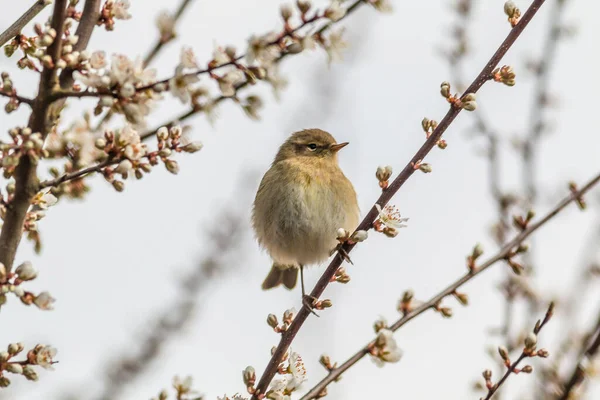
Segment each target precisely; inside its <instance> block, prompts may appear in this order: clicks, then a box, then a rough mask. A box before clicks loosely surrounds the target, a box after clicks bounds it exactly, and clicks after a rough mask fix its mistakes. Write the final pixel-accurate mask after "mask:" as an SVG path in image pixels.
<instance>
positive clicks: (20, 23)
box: [0, 0, 52, 47]
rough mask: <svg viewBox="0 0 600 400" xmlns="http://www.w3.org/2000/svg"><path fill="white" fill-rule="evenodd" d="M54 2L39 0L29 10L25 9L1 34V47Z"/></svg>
mask: <svg viewBox="0 0 600 400" xmlns="http://www.w3.org/2000/svg"><path fill="white" fill-rule="evenodd" d="M50 3H52V1H51V0H50V1H49V0H37V1H36V2H35V3H34V4H33V5H32V6H31V7H29V10H27V11H25V13H24V14H23V15H21V16H20V17H19V19H17V20H16V21H15V22H14V23H13V24H12V25H11V26H9V27H8V29H6V30H5V31H4V32H2V33H1V34H0V47H1V46H4V44H5V43H6V42H8V41H9V40H10V39H12V38H14V37H15V36H17V35H18V34H19V33H21V30H22V29H23V28H24V27H25V25H27V24H28V23H29V22H30V21H31V20H32V19H34V18H35V16H36V15H38V14H39V13H40V12H41V11H42V10H43V9H44V8H45V7H46V6H47V5H48V4H50Z"/></svg>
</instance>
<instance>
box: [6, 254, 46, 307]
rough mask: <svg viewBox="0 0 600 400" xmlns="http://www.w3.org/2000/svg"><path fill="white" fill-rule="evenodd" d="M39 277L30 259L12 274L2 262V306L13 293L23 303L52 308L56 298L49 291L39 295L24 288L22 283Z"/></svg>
mask: <svg viewBox="0 0 600 400" xmlns="http://www.w3.org/2000/svg"><path fill="white" fill-rule="evenodd" d="M35 278H37V271H36V270H35V269H34V268H33V265H32V264H31V263H30V262H29V261H25V262H24V263H22V264H20V265H19V266H18V267H17V268H16V269H15V273H14V274H13V275H12V276H10V279H9V274H8V273H7V270H6V267H5V266H4V264H2V263H0V307H1V306H2V305H3V304H4V303H6V300H7V299H6V295H7V294H8V293H12V294H14V295H15V296H17V297H18V298H19V299H20V300H21V302H22V303H23V304H26V305H31V304H34V305H35V306H37V307H38V308H39V309H40V310H52V305H53V303H54V298H53V297H52V296H51V295H50V293H48V292H42V293H40V294H38V295H37V296H36V295H35V294H33V293H31V292H28V291H26V290H25V289H23V286H22V283H23V282H27V281H32V280H34V279H35Z"/></svg>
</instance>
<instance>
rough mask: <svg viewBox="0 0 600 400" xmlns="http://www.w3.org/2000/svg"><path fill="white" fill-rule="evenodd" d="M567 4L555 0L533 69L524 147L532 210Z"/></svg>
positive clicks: (524, 179) (526, 188)
mask: <svg viewBox="0 0 600 400" xmlns="http://www.w3.org/2000/svg"><path fill="white" fill-rule="evenodd" d="M566 2H567V1H566V0H557V1H554V2H553V7H552V11H551V16H550V28H549V31H548V33H547V34H546V35H545V38H546V40H545V42H544V44H543V46H542V52H541V54H542V57H543V58H542V59H541V61H540V63H539V64H538V65H536V67H535V68H536V70H537V79H536V81H535V88H534V91H533V102H532V105H531V117H530V123H529V133H528V136H527V138H526V139H525V142H524V143H523V149H522V151H523V153H522V157H523V164H524V165H523V182H524V185H525V190H526V193H527V201H528V202H529V205H530V206H533V205H534V203H535V201H536V199H537V189H536V172H537V167H536V165H535V161H536V160H535V156H536V150H537V148H538V147H539V146H538V142H539V140H540V138H541V136H542V133H543V132H544V130H545V128H546V126H545V123H544V120H543V112H544V110H545V109H546V107H547V105H548V100H549V99H548V87H549V85H550V71H551V70H550V67H551V66H552V65H554V59H555V57H556V49H557V46H558V38H559V35H560V31H561V26H560V24H561V19H560V17H561V16H562V15H563V12H564V11H563V10H564V7H565V3H566Z"/></svg>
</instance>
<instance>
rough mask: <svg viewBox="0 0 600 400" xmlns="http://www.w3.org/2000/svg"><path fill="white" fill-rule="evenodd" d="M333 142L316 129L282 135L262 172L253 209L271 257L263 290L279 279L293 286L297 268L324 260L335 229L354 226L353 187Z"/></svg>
mask: <svg viewBox="0 0 600 400" xmlns="http://www.w3.org/2000/svg"><path fill="white" fill-rule="evenodd" d="M347 144H348V143H347V142H346V143H337V142H336V141H335V139H334V138H333V136H331V135H330V134H329V133H327V132H325V131H322V130H320V129H306V130H303V131H300V132H296V133H294V134H293V135H291V136H290V137H289V138H288V140H286V141H285V142H284V143H283V144H282V145H281V147H280V148H279V151H278V152H277V156H276V157H275V160H274V161H273V163H272V164H271V168H270V169H269V170H268V171H267V172H266V173H265V175H264V177H263V179H262V181H261V183H260V187H259V188H258V192H257V193H256V198H255V200H254V209H253V213H252V223H253V226H254V230H255V232H256V237H257V239H258V243H259V244H260V246H261V247H263V248H265V249H266V250H267V252H268V253H269V255H270V256H271V258H272V259H273V266H272V268H271V271H270V272H269V274H268V275H267V277H266V279H265V280H264V282H263V284H262V288H263V289H264V290H266V289H270V288H273V287H276V286H278V285H280V284H282V283H283V285H284V286H285V287H287V288H288V289H293V288H294V287H295V286H296V282H297V280H298V269H300V277H301V280H302V295H303V299H304V296H305V292H304V279H303V278H304V277H303V267H304V266H305V265H309V264H317V263H320V262H323V261H325V260H326V259H327V258H328V257H329V256H330V254H331V251H332V250H334V249H335V248H336V246H337V244H338V241H337V231H338V229H339V228H344V229H346V230H347V231H349V232H353V231H354V229H355V228H356V227H357V225H358V218H359V209H358V202H357V200H356V192H355V191H354V187H353V186H352V183H350V181H349V180H348V178H346V176H345V175H344V173H343V172H342V170H341V169H340V167H339V165H338V158H337V153H338V151H339V150H340V149H342V148H343V147H345V146H346V145H347Z"/></svg>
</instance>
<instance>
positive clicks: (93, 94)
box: [53, 0, 365, 126]
mask: <svg viewBox="0 0 600 400" xmlns="http://www.w3.org/2000/svg"><path fill="white" fill-rule="evenodd" d="M364 3H365V1H364V0H355V1H354V2H353V3H352V4H351V5H350V6H349V7H348V8H347V9H346V13H345V14H344V16H343V17H342V18H340V19H338V20H337V21H336V23H337V22H339V21H341V20H343V19H344V18H346V17H347V16H348V14H350V13H352V12H353V11H354V10H355V9H357V8H358V7H359V6H360V5H362V4H364ZM322 19H325V16H324V14H319V13H317V14H315V15H314V16H313V17H311V18H306V19H304V20H303V21H302V23H301V24H300V25H298V26H297V27H296V28H293V29H291V28H289V29H286V30H285V33H282V34H281V35H280V36H279V37H278V38H277V39H275V40H273V41H272V42H269V43H268V45H269V46H272V45H280V44H282V43H284V40H285V39H286V38H289V37H293V35H294V34H295V33H296V32H298V31H299V30H301V29H303V28H305V27H306V26H309V25H311V24H313V23H315V22H317V21H320V20H322ZM332 24H333V23H328V24H325V25H324V26H322V27H321V28H319V29H318V30H317V31H316V32H315V35H320V34H322V33H323V32H325V31H326V30H327V29H328V28H329V27H330V26H331V25H332ZM285 54H287V53H284V54H283V55H285ZM245 57H246V54H241V55H239V56H237V57H235V58H234V59H232V60H231V61H229V62H226V63H223V64H219V65H209V66H208V67H207V68H203V69H197V70H196V71H193V72H189V73H186V74H182V75H179V76H178V77H179V78H180V79H185V78H187V77H193V76H199V75H205V74H212V73H213V72H214V71H217V70H220V69H222V68H225V67H230V66H238V63H239V61H241V60H243V59H244V58H245ZM173 77H174V76H170V77H168V78H165V79H162V80H160V81H156V82H153V83H150V84H148V85H145V86H140V87H137V88H135V90H136V92H143V91H145V90H154V89H155V88H156V87H157V86H165V85H167V87H168V84H169V81H170V80H171V79H172V78H173ZM102 96H112V97H114V98H120V97H121V96H120V94H119V93H118V92H116V91H110V92H89V91H86V92H83V93H81V92H76V91H61V92H56V93H54V94H53V101H54V100H58V99H63V98H67V97H75V98H81V97H102ZM161 126H166V125H161Z"/></svg>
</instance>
